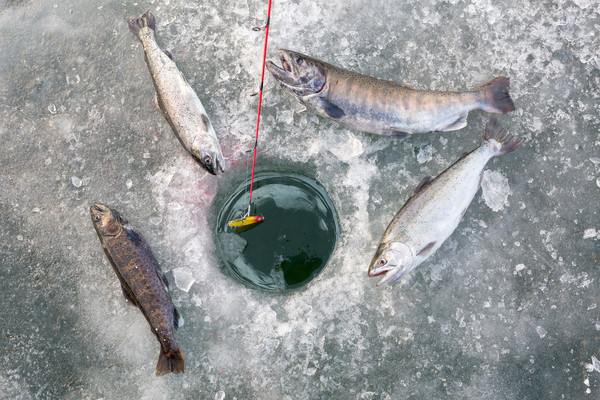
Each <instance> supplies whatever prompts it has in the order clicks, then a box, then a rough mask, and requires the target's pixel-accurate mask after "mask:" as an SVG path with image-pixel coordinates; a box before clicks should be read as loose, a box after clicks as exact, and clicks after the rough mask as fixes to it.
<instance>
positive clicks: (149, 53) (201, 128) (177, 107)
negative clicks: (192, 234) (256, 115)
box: [127, 12, 225, 175]
mask: <svg viewBox="0 0 600 400" xmlns="http://www.w3.org/2000/svg"><path fill="white" fill-rule="evenodd" d="M127 25H128V26H129V30H130V31H131V32H132V33H133V34H134V35H135V36H137V38H138V39H140V42H142V45H143V47H144V58H145V59H146V64H147V65H148V69H149V70H150V76H152V81H153V82H154V88H155V89H156V97H155V101H156V104H157V105H158V109H159V110H160V112H161V114H162V115H163V117H165V118H166V120H167V121H168V122H169V125H171V128H172V129H173V132H175V135H177V137H178V138H179V141H180V142H181V144H182V145H183V147H185V148H186V149H187V150H188V151H189V152H190V153H191V154H192V156H194V157H195V158H196V160H198V161H199V162H200V163H201V164H202V166H203V167H204V168H205V169H206V170H207V171H208V172H210V173H211V174H213V175H216V174H217V172H218V170H219V169H220V170H221V171H225V169H224V164H223V153H222V152H221V146H220V144H219V140H218V139H217V135H216V133H215V129H214V128H213V126H212V124H211V123H210V120H209V119H208V115H207V114H206V111H205V110H204V107H203V106H202V103H201V102H200V99H198V96H197V95H196V92H194V90H193V89H192V87H191V86H190V85H189V83H188V82H187V80H186V79H185V77H184V76H183V74H182V73H181V72H180V71H179V69H178V68H177V65H175V62H174V61H173V59H172V56H171V54H170V53H167V52H163V51H162V50H161V49H160V47H158V44H157V43H156V40H155V39H154V31H155V25H156V24H155V20H154V15H152V14H151V13H150V12H147V13H145V14H144V15H142V16H141V17H140V18H137V19H134V18H131V19H129V20H127Z"/></svg>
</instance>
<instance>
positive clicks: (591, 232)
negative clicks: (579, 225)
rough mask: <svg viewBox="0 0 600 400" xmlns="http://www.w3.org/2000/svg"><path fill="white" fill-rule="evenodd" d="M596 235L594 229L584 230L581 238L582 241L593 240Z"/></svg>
mask: <svg viewBox="0 0 600 400" xmlns="http://www.w3.org/2000/svg"><path fill="white" fill-rule="evenodd" d="M597 235H598V233H597V232H596V230H595V229H593V228H590V229H586V230H585V231H584V232H583V238H584V239H590V238H595V237H596V236H597Z"/></svg>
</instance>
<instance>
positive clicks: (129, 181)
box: [125, 179, 133, 189]
mask: <svg viewBox="0 0 600 400" xmlns="http://www.w3.org/2000/svg"><path fill="white" fill-rule="evenodd" d="M125 186H127V189H131V187H132V186H133V182H132V181H131V179H127V181H125Z"/></svg>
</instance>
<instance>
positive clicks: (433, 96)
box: [267, 49, 515, 137]
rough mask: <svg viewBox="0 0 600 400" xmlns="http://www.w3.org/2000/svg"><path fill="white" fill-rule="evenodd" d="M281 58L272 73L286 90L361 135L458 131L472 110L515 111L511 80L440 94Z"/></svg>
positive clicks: (287, 54)
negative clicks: (469, 89)
mask: <svg viewBox="0 0 600 400" xmlns="http://www.w3.org/2000/svg"><path fill="white" fill-rule="evenodd" d="M277 55H278V56H279V59H280V60H281V66H282V68H280V67H278V66H276V65H275V64H274V63H273V62H271V61H269V62H268V63H267V69H268V70H269V72H270V73H271V74H272V75H273V76H274V77H275V79H277V81H279V83H280V84H281V86H282V87H283V88H284V89H286V90H287V91H289V92H290V93H291V94H292V95H293V96H294V97H295V98H296V100H298V101H299V102H300V103H302V104H304V105H305V106H306V107H307V108H310V109H312V110H314V111H316V112H317V114H319V115H321V116H323V117H325V118H329V119H330V120H333V121H336V122H339V123H340V124H341V125H343V126H345V127H347V128H351V129H356V130H359V131H364V132H369V133H376V134H380V135H386V136H396V137H406V136H407V135H409V134H413V133H427V132H441V131H454V130H458V129H461V128H464V127H465V126H466V125H467V115H468V114H469V111H471V110H483V111H486V112H490V113H499V114H504V113H507V112H509V111H513V110H514V109H515V106H514V104H513V101H512V99H511V98H510V95H509V93H508V90H509V79H508V78H505V77H498V78H495V79H492V80H491V81H490V82H488V83H487V84H485V85H483V86H482V87H480V88H479V89H477V90H473V91H464V92H437V91H428V90H417V89H413V88H412V87H411V86H410V85H408V84H406V83H402V82H394V81H387V80H383V79H377V78H372V77H370V76H366V75H362V74H358V73H356V72H351V71H348V70H345V69H342V68H339V67H336V66H333V65H331V64H327V63H325V62H323V61H319V60H316V59H314V58H311V57H308V56H306V55H304V54H300V53H297V52H295V51H291V50H282V49H280V50H277Z"/></svg>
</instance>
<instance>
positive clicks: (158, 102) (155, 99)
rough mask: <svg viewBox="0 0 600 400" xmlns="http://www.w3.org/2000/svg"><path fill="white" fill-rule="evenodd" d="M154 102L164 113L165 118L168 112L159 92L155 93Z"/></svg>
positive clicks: (161, 112) (162, 113) (161, 113)
mask: <svg viewBox="0 0 600 400" xmlns="http://www.w3.org/2000/svg"><path fill="white" fill-rule="evenodd" d="M154 104H155V105H156V108H158V111H160V115H162V116H163V117H164V118H167V113H166V112H165V109H164V107H163V105H162V102H161V101H160V98H159V97H158V93H154Z"/></svg>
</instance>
